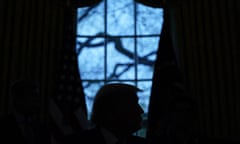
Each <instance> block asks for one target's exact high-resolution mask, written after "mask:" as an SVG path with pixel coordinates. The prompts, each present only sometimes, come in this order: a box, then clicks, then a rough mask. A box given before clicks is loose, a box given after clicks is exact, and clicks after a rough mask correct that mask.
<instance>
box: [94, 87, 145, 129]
mask: <svg viewBox="0 0 240 144" xmlns="http://www.w3.org/2000/svg"><path fill="white" fill-rule="evenodd" d="M139 91H141V89H139V88H137V87H135V86H133V85H130V84H123V83H111V84H106V85H104V86H103V87H101V88H100V89H99V90H98V92H97V94H96V97H95V100H94V103H93V109H92V115H91V121H92V122H93V123H94V124H97V125H98V124H99V125H104V123H107V120H108V118H109V117H111V116H112V113H114V106H116V105H119V103H121V102H123V101H125V100H128V99H129V97H130V96H133V95H137V92H139Z"/></svg>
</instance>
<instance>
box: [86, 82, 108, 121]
mask: <svg viewBox="0 0 240 144" xmlns="http://www.w3.org/2000/svg"><path fill="white" fill-rule="evenodd" d="M82 84H83V88H84V93H85V98H86V105H87V111H88V115H89V116H90V113H91V112H92V106H93V101H94V98H95V95H96V93H97V91H98V89H99V88H100V87H101V86H103V84H104V83H103V82H99V81H98V82H92V81H83V83H82Z"/></svg>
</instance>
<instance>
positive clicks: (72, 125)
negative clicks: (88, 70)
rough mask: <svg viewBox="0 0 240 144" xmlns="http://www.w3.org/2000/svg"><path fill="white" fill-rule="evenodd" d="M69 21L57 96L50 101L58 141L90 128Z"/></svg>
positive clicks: (52, 125)
mask: <svg viewBox="0 0 240 144" xmlns="http://www.w3.org/2000/svg"><path fill="white" fill-rule="evenodd" d="M68 19H69V20H66V22H67V24H66V28H67V29H66V35H67V34H68V35H67V37H66V39H65V40H66V42H65V43H66V44H65V47H64V48H65V51H64V53H63V58H62V59H61V60H62V62H61V65H60V67H59V68H60V70H59V71H58V74H57V75H56V76H57V78H56V93H55V95H53V96H52V97H51V98H50V103H49V114H50V127H51V128H52V131H53V137H54V139H55V141H58V143H59V142H61V141H62V138H64V137H66V136H68V135H71V134H74V133H76V132H79V131H81V130H83V129H86V128H87V127H88V123H87V116H86V114H87V112H86V104H85V96H84V92H83V87H82V82H81V79H80V75H79V70H78V62H77V55H76V52H75V47H74V39H75V38H74V35H73V28H72V25H71V24H72V19H71V18H68Z"/></svg>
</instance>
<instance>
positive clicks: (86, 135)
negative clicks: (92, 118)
mask: <svg viewBox="0 0 240 144" xmlns="http://www.w3.org/2000/svg"><path fill="white" fill-rule="evenodd" d="M67 141H68V143H72V144H79V143H81V144H97V143H99V144H101V143H104V139H103V137H102V135H101V133H100V131H99V130H98V129H96V128H93V129H88V130H84V131H82V132H79V133H76V134H74V135H72V136H70V137H68V138H67Z"/></svg>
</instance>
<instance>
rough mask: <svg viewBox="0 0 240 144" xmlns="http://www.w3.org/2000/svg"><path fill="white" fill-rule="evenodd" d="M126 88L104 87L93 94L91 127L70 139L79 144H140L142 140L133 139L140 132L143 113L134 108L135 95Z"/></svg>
mask: <svg viewBox="0 0 240 144" xmlns="http://www.w3.org/2000/svg"><path fill="white" fill-rule="evenodd" d="M138 91H141V90H140V89H138V88H137V87H135V86H132V85H129V84H120V83H112V84H107V85H104V86H103V87H102V88H100V90H99V91H98V92H97V94H96V97H95V100H94V104H93V110H92V116H91V121H92V122H93V123H94V124H95V127H94V128H92V129H90V130H87V131H84V132H83V133H82V134H80V135H79V136H77V137H75V139H73V141H74V142H73V143H81V144H144V143H146V142H145V139H144V138H141V137H138V136H134V135H133V133H134V132H136V131H137V130H139V129H140V128H141V124H142V114H143V109H142V108H141V107H140V105H139V104H138V96H137V92H138Z"/></svg>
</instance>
